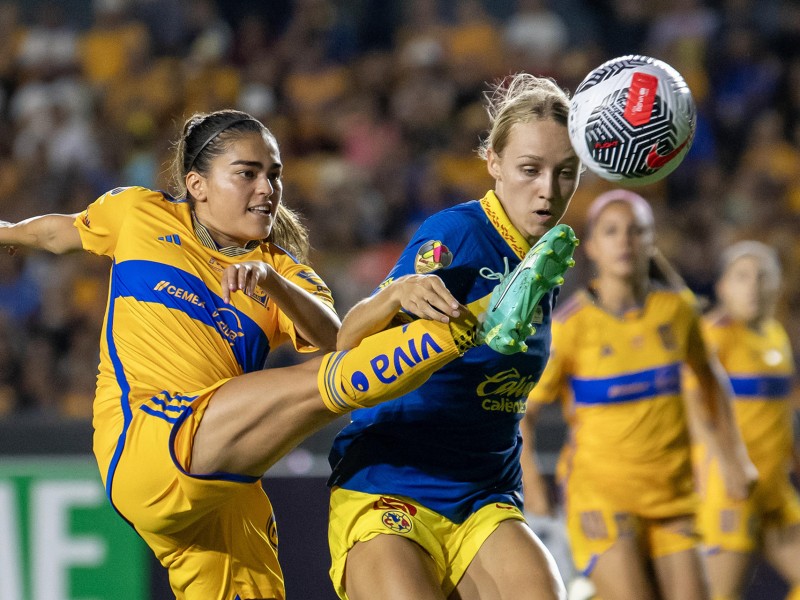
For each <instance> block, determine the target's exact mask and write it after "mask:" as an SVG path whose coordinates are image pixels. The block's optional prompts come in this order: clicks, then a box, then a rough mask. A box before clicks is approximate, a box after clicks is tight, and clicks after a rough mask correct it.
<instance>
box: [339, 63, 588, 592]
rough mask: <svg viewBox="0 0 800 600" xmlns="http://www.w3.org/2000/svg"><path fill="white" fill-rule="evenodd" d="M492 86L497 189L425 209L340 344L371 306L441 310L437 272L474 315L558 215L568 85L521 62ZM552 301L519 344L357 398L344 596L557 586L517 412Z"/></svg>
mask: <svg viewBox="0 0 800 600" xmlns="http://www.w3.org/2000/svg"><path fill="white" fill-rule="evenodd" d="M487 99H488V112H489V115H490V119H491V131H490V134H489V137H488V139H487V141H486V143H485V145H484V147H482V148H481V153H482V155H483V156H484V158H485V159H486V161H487V164H488V169H489V173H490V174H491V175H492V177H493V178H494V179H495V182H496V184H495V190H494V191H489V192H488V193H487V194H486V196H484V198H483V199H481V200H474V201H471V202H467V203H464V204H460V205H458V206H455V207H453V208H450V209H446V210H444V211H441V212H440V213H438V214H436V215H434V216H432V217H430V218H429V219H428V220H427V221H426V222H425V223H423V225H422V226H421V227H420V229H419V230H418V231H417V232H416V234H415V235H414V236H413V238H412V239H411V241H410V242H409V244H408V246H407V247H406V249H405V251H404V252H403V253H402V255H401V257H400V259H399V260H398V261H397V264H396V266H395V267H394V269H393V270H392V271H391V273H389V275H388V277H387V278H386V280H385V281H384V283H383V284H382V285H381V286H380V288H379V291H378V292H377V293H375V294H374V295H373V296H372V297H370V298H368V299H366V300H364V301H362V302H361V303H359V304H358V305H356V306H355V307H354V308H353V309H352V311H351V312H350V313H348V315H347V316H346V318H345V319H344V322H343V326H342V329H341V331H340V334H339V347H340V348H342V347H344V348H347V347H351V346H353V345H354V344H356V343H357V342H358V341H359V340H361V339H362V338H363V337H364V336H365V335H368V334H371V333H373V332H374V331H376V330H379V329H381V328H383V327H385V326H387V325H388V323H389V319H377V318H376V317H375V316H374V315H375V314H376V313H380V314H389V313H398V314H399V315H400V316H401V317H407V318H409V319H411V318H413V317H415V316H416V317H422V318H427V319H434V320H435V319H441V320H445V321H446V320H447V318H448V317H446V316H444V315H442V314H441V313H438V312H437V311H432V310H430V309H429V307H428V306H427V305H428V304H429V300H430V299H431V298H432V297H434V296H438V297H441V295H442V293H443V292H442V291H441V286H442V285H443V286H444V288H446V289H447V290H449V293H451V294H452V296H453V298H454V300H455V302H457V303H461V304H464V305H466V306H468V307H470V308H471V310H472V312H473V313H474V314H479V313H480V312H481V310H482V309H484V308H485V304H484V302H485V298H486V297H487V295H488V294H489V293H490V292H491V290H492V288H494V287H495V285H496V284H497V282H498V281H499V280H500V279H501V278H503V277H504V276H506V275H508V273H509V272H511V270H512V269H513V268H514V267H515V265H517V264H518V263H519V262H520V259H521V258H522V257H523V256H524V255H525V254H526V252H527V251H528V249H529V248H530V247H531V246H532V245H534V244H536V243H537V241H538V240H539V239H540V238H541V237H542V236H543V235H545V233H546V232H548V231H549V230H551V228H553V227H554V226H555V225H556V224H557V223H558V221H559V220H560V219H561V217H562V216H563V215H564V212H565V211H566V209H567V206H568V204H569V201H570V199H571V198H572V195H573V193H574V192H575V189H576V187H577V185H578V181H579V177H580V170H581V165H580V161H579V159H578V158H577V156H576V155H575V152H574V151H573V149H572V147H571V145H570V141H569V137H568V135H567V112H568V98H567V95H566V94H565V93H564V92H563V91H562V90H561V89H560V88H559V87H558V86H557V85H556V84H555V83H554V82H553V81H552V80H550V79H544V78H538V77H534V76H532V75H528V74H519V75H517V76H515V77H514V78H513V79H511V80H510V81H508V82H504V83H503V84H501V85H499V86H497V87H496V88H495V89H494V90H493V92H492V93H491V94H487ZM434 272H435V274H436V276H437V277H432V276H431V275H426V274H430V273H434ZM554 300H555V292H554V291H551V292H548V293H547V294H546V295H545V296H544V298H543V299H542V301H541V302H540V304H539V306H538V308H537V309H536V311H535V313H534V316H533V325H534V327H535V328H536V331H535V333H534V335H533V336H531V337H529V338H528V339H527V346H528V348H527V351H526V352H525V353H521V354H516V355H513V356H503V355H500V354H497V353H493V352H492V351H491V350H489V349H488V348H485V347H484V348H480V349H477V350H470V351H468V352H467V353H466V354H465V355H464V357H463V358H462V359H461V360H458V361H454V362H452V363H450V364H449V365H448V366H447V367H446V368H443V369H442V370H440V371H438V372H437V373H436V374H435V375H434V376H432V377H431V378H430V379H429V380H428V381H427V382H426V383H425V384H424V385H423V386H422V387H420V388H419V389H417V390H415V391H412V392H409V393H408V394H406V395H404V396H403V397H401V398H399V399H398V400H396V401H394V402H393V403H391V405H389V404H387V405H384V406H382V407H377V408H374V409H367V410H359V411H356V412H354V413H353V417H352V422H351V423H350V424H349V425H348V426H347V427H345V428H344V430H343V431H342V432H341V433H340V434H339V435H338V436H337V438H336V440H335V442H334V447H333V449H332V451H331V455H330V462H331V465H332V467H333V474H332V476H331V479H330V484H331V486H332V488H333V489H332V493H331V521H330V529H329V543H330V546H331V554H332V568H331V576H332V580H333V583H334V587H335V588H336V590H337V593H338V594H339V595H340V597H342V598H349V599H350V600H365V599H369V600H380V599H383V598H415V599H417V600H427V599H444V598H448V597H450V598H459V599H460V600H467V599H471V598H484V599H485V598H497V599H502V598H509V599H510V598H514V599H516V600H519V599H522V598H543V599H544V598H548V599H550V598H558V597H562V596H563V594H564V589H563V584H562V582H561V581H560V579H559V577H558V575H557V572H556V570H555V566H554V564H553V561H552V558H551V557H550V556H549V555H548V553H547V551H546V550H545V549H544V547H543V546H542V544H541V542H539V540H538V539H537V538H536V537H535V536H534V535H533V533H532V532H531V530H530V529H529V528H528V527H527V526H526V525H525V522H524V518H523V516H522V513H521V508H522V496H521V472H520V466H519V454H520V448H521V441H520V436H519V429H518V422H519V420H520V419H521V418H522V415H523V414H524V412H525V404H526V397H527V394H528V392H529V391H530V390H531V388H532V387H533V386H534V385H535V384H536V381H537V380H538V378H539V376H540V375H541V372H542V370H543V368H544V365H545V363H546V361H547V356H548V350H549V345H550V314H551V311H552V308H553V304H554ZM446 308H447V306H446V305H445V309H446ZM415 322H418V321H415Z"/></svg>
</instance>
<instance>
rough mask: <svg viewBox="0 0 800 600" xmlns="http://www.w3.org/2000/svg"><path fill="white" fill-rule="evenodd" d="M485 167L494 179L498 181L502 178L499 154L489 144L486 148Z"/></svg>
mask: <svg viewBox="0 0 800 600" xmlns="http://www.w3.org/2000/svg"><path fill="white" fill-rule="evenodd" d="M486 168H487V169H488V171H489V175H491V176H492V178H493V179H494V180H495V181H500V180H501V179H502V171H501V169H500V156H499V155H498V154H497V152H495V151H494V149H493V148H492V147H491V146H490V147H489V148H487V149H486Z"/></svg>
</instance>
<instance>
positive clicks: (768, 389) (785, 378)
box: [731, 375, 792, 399]
mask: <svg viewBox="0 0 800 600" xmlns="http://www.w3.org/2000/svg"><path fill="white" fill-rule="evenodd" d="M731 384H732V385H733V392H734V394H736V396H738V397H746V398H748V397H749V398H752V397H755V396H758V397H762V398H773V399H779V398H785V397H786V396H788V395H789V392H790V391H791V389H792V378H791V376H789V375H772V376H770V375H753V376H749V377H748V376H745V375H732V376H731Z"/></svg>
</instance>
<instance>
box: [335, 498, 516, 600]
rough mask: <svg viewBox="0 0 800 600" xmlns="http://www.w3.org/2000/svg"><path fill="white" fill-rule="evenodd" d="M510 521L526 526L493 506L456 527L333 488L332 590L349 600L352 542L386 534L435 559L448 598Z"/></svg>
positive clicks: (393, 501) (392, 502)
mask: <svg viewBox="0 0 800 600" xmlns="http://www.w3.org/2000/svg"><path fill="white" fill-rule="evenodd" d="M509 519H515V520H518V521H524V520H525V517H524V516H523V515H522V513H521V512H520V510H519V509H518V508H517V507H516V506H513V505H511V504H504V503H494V502H493V503H492V504H489V505H487V506H484V507H483V508H481V509H479V510H478V511H476V512H474V513H473V514H472V515H470V516H469V518H467V520H466V521H464V522H463V523H461V524H456V523H453V522H452V521H450V520H449V519H446V518H445V517H443V516H442V515H440V514H439V513H436V512H434V511H432V510H429V509H427V508H425V507H424V506H422V505H420V504H418V503H416V502H414V501H413V500H409V499H408V498H403V497H396V496H380V495H376V494H364V493H362V492H353V491H351V490H346V489H343V488H334V489H333V491H332V492H331V504H330V523H329V525H328V543H329V545H330V549H331V561H332V562H331V570H330V575H331V580H332V581H333V587H334V589H335V590H336V593H337V594H338V595H339V597H340V598H342V600H347V593H346V592H345V589H344V568H345V562H346V560H347V553H348V551H349V550H350V548H352V547H353V546H354V545H355V544H356V542H366V541H367V540H371V539H372V538H374V537H375V536H378V535H381V534H389V535H400V536H403V537H407V538H408V539H410V540H413V541H414V542H416V543H417V544H419V545H420V546H421V547H422V548H423V549H424V550H425V551H426V552H427V553H428V554H429V555H430V556H431V558H433V561H434V563H435V565H436V572H437V574H438V576H439V581H440V582H441V586H442V591H443V592H444V595H445V596H449V595H450V593H451V592H452V591H453V590H454V589H455V587H456V585H457V584H458V582H459V581H460V580H461V577H463V575H464V573H465V572H466V570H467V567H468V566H469V564H470V563H471V562H472V559H473V558H475V555H476V554H477V553H478V550H479V549H480V547H481V546H482V545H483V542H484V541H486V538H488V537H489V536H490V535H491V534H492V532H493V531H494V530H495V529H497V526H498V525H499V524H500V523H502V522H503V521H506V520H509Z"/></svg>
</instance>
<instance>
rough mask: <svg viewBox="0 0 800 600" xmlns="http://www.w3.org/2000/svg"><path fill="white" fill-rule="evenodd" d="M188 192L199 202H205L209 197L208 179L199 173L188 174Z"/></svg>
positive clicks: (191, 172)
mask: <svg viewBox="0 0 800 600" xmlns="http://www.w3.org/2000/svg"><path fill="white" fill-rule="evenodd" d="M185 181H186V192H187V193H188V194H189V195H190V196H191V197H192V198H194V199H195V201H197V202H205V201H206V198H207V197H208V193H207V191H206V178H205V177H203V176H202V175H200V173H198V172H197V171H189V172H188V173H187V174H186V179H185Z"/></svg>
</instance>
